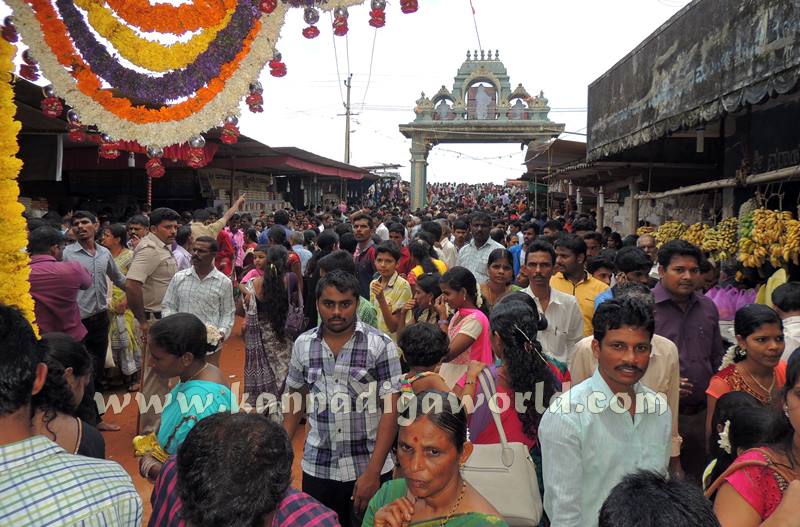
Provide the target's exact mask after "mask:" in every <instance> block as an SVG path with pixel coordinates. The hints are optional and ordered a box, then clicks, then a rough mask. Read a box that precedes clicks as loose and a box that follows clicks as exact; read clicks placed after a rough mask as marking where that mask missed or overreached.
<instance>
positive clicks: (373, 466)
mask: <svg viewBox="0 0 800 527" xmlns="http://www.w3.org/2000/svg"><path fill="white" fill-rule="evenodd" d="M358 302H359V281H358V279H357V278H356V277H355V276H354V275H352V274H350V273H345V272H343V271H332V272H330V273H327V274H326V275H325V276H324V277H322V279H321V280H320V281H319V284H318V285H317V309H318V311H319V314H320V318H321V320H322V324H321V325H320V326H319V327H318V328H314V329H312V330H309V331H307V332H305V333H303V334H302V335H300V336H299V337H298V338H297V340H296V341H295V343H294V349H293V350H292V358H291V361H290V363H289V375H288V377H287V378H286V393H285V394H284V400H285V401H286V402H287V403H288V404H287V405H286V407H284V409H283V411H284V422H283V423H284V428H285V429H286V432H287V433H288V434H289V438H290V439H291V438H292V437H293V436H294V433H295V431H296V430H297V427H298V425H299V423H300V418H301V415H302V411H303V410H306V412H307V414H308V424H309V429H308V436H307V438H306V444H305V448H304V451H303V462H302V468H303V491H304V492H306V493H307V494H309V495H311V496H312V497H314V498H316V499H317V500H319V501H320V502H321V503H322V504H323V505H325V506H326V507H328V508H330V509H333V510H334V511H336V513H337V514H338V515H339V521H340V522H341V524H342V525H344V526H346V527H348V526H350V525H361V519H360V516H361V515H362V514H363V511H364V510H365V509H366V507H367V505H368V504H369V500H370V499H371V498H372V496H373V495H374V494H375V492H377V490H378V488H379V487H380V486H381V484H382V483H383V482H385V481H387V480H389V479H390V478H391V475H392V469H393V468H394V462H393V461H392V458H391V457H390V456H389V451H390V449H391V447H392V443H393V442H394V439H395V436H396V434H397V404H396V403H397V398H398V393H399V390H400V376H401V375H402V372H401V370H400V359H399V357H398V353H397V347H396V346H395V344H394V342H392V339H391V338H389V336H388V335H386V334H384V333H382V332H380V331H378V330H377V329H375V328H373V327H371V326H368V325H366V324H364V323H363V322H361V321H359V320H358V319H357V317H356V309H357V306H358ZM298 396H299V397H298ZM306 399H311V400H312V402H313V406H312V405H309V406H308V407H307V408H306ZM298 403H299V404H298Z"/></svg>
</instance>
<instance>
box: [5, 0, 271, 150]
mask: <svg viewBox="0 0 800 527" xmlns="http://www.w3.org/2000/svg"><path fill="white" fill-rule="evenodd" d="M27 1H28V3H30V4H31V5H32V6H33V11H32V12H31V8H30V7H29V6H28V5H26V3H25V2H23V1H22V0H8V4H9V5H11V6H12V9H14V13H15V14H16V16H17V17H18V19H19V20H18V23H17V29H18V30H19V31H20V33H21V34H22V35H23V38H24V39H25V41H26V43H28V45H29V46H30V47H31V49H32V50H33V51H34V54H35V55H36V56H38V57H42V58H41V60H40V61H39V62H40V65H41V67H42V71H43V72H45V75H46V77H47V78H48V79H50V80H51V82H53V84H54V85H55V86H56V88H57V91H58V92H59V93H58V94H59V96H61V97H63V98H64V99H65V100H67V102H69V103H70V106H73V107H75V108H76V109H77V110H78V113H79V114H80V115H81V118H82V120H83V121H84V122H91V123H95V124H97V125H98V126H100V128H101V129H102V130H109V131H110V130H113V129H114V128H115V127H117V124H116V123H115V121H114V120H111V121H109V120H107V119H104V120H103V121H106V122H110V123H115V124H111V126H108V127H106V126H104V125H103V123H102V122H101V121H100V120H96V119H92V118H90V117H89V116H87V115H86V111H85V110H83V109H82V108H81V107H82V106H85V105H81V104H77V105H76V104H72V102H71V101H70V100H69V95H68V93H61V91H62V90H61V89H60V88H59V86H62V85H63V84H62V82H61V81H60V80H59V81H56V78H59V79H61V78H62V77H61V76H60V75H59V74H60V73H61V72H64V69H63V68H61V67H59V66H57V65H54V64H47V66H46V65H45V64H46V62H49V60H48V58H49V56H50V54H51V53H53V54H55V56H56V58H57V59H58V61H59V62H60V63H61V66H63V67H64V68H67V69H71V70H72V76H73V77H74V78H75V80H76V81H77V83H76V84H75V86H76V87H77V88H78V89H79V90H80V91H81V92H82V93H84V94H86V95H88V96H89V97H90V98H92V99H93V100H94V101H96V102H97V103H99V104H100V105H101V106H102V107H103V108H105V109H106V110H108V111H109V112H111V113H112V114H114V115H115V116H116V117H117V118H122V119H125V120H126V121H130V122H133V123H137V124H148V123H163V122H167V121H177V120H181V119H187V118H189V117H191V116H192V115H193V114H196V113H197V112H199V111H200V110H202V109H203V108H204V107H205V106H206V105H207V104H208V103H209V102H210V101H211V100H213V99H214V98H215V97H216V96H217V95H218V94H219V93H220V92H221V91H222V89H223V88H224V87H225V83H226V81H227V80H228V79H229V78H230V77H231V76H232V75H233V74H234V73H235V72H236V71H237V70H238V69H239V65H240V63H241V62H242V61H243V60H244V59H245V58H246V57H248V55H249V54H250V48H251V44H252V42H253V40H254V39H255V37H256V36H257V35H258V33H259V30H260V28H261V23H260V21H259V20H256V22H255V23H254V24H253V28H252V29H251V30H250V33H249V34H248V35H247V37H246V38H245V41H244V43H243V46H242V50H241V51H240V52H239V53H238V54H237V55H236V57H235V58H234V59H233V60H232V61H231V62H229V63H227V64H225V65H224V66H222V68H220V74H219V76H217V77H216V78H214V79H211V80H210V81H209V82H208V84H207V85H206V86H204V87H203V88H200V89H199V90H197V92H196V93H195V96H194V97H191V98H189V99H188V100H186V101H183V102H181V103H178V104H175V105H172V106H163V107H161V108H160V109H151V108H146V107H144V106H135V105H134V104H133V103H132V102H131V101H130V100H129V99H127V98H121V97H114V95H113V94H112V93H111V92H110V91H109V90H106V89H103V87H102V83H101V81H100V79H99V78H98V77H97V76H96V75H95V74H94V73H93V72H92V70H91V68H90V67H89V65H88V64H86V63H85V62H84V61H83V59H82V58H81V56H80V55H79V54H78V53H77V52H76V51H75V49H74V48H73V47H72V41H71V40H70V39H69V36H68V33H67V29H66V27H65V26H64V23H63V21H62V20H61V19H60V18H58V16H57V15H56V13H55V10H54V8H53V6H52V5H51V4H50V2H48V1H47V0H27ZM29 15H33V16H34V17H35V19H36V20H38V24H37V23H36V20H31V19H30V18H29ZM31 22H33V23H31ZM37 26H38V27H37ZM39 33H41V34H42V35H41V36H42V37H43V38H44V42H42V44H43V45H41V46H40V45H39V43H40V42H41V41H39V39H38V37H39ZM267 40H269V37H267ZM270 45H271V44H270ZM271 55H272V53H271V52H270V56H271ZM260 60H262V61H263V58H262V59H260ZM264 62H266V61H264ZM261 68H263V62H262V63H261V67H260V68H258V70H257V71H260V70H261ZM57 70H61V71H57ZM64 73H66V72H64ZM257 74H258V73H257V72H256V73H255V75H257ZM251 78H252V77H251ZM248 82H249V80H248ZM67 91H69V90H67ZM245 93H247V92H246V90H244V91H243V93H241V94H240V95H239V97H238V98H239V99H241V98H242V97H244V95H245ZM237 104H238V101H237ZM223 113H224V112H223ZM213 126H215V124H210V125H209V126H208V127H206V128H205V129H204V130H207V129H208V128H212V127H213ZM204 130H203V131H204ZM195 133H197V132H195ZM118 137H119V138H122V137H125V138H129V139H137V140H138V139H139V138H138V137H136V136H133V135H129V136H121V135H119V134H118ZM139 142H141V143H144V144H151V142H150V141H139ZM174 142H175V141H169V142H167V143H158V144H159V145H162V146H163V145H164V144H172V143H174Z"/></svg>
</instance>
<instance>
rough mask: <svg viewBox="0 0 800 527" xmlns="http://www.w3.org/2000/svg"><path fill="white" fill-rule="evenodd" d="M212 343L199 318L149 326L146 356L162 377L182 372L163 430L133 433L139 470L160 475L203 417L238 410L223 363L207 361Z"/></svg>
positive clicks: (182, 317) (170, 319)
mask: <svg viewBox="0 0 800 527" xmlns="http://www.w3.org/2000/svg"><path fill="white" fill-rule="evenodd" d="M216 344H217V343H216V342H214V343H209V342H208V337H207V330H206V326H205V324H203V323H202V322H201V321H200V319H199V318H197V317H196V316H195V315H192V314H189V313H175V314H174V315H170V316H168V317H166V318H162V319H161V320H159V321H157V322H155V323H154V324H153V325H152V326H150V333H149V334H148V339H147V355H148V360H150V367H151V368H152V370H153V372H154V373H155V374H156V375H159V376H160V377H164V378H167V379H171V378H173V377H179V378H180V382H179V383H178V384H177V385H176V386H175V388H173V389H172V391H171V392H170V393H169V395H168V396H167V398H166V406H165V407H164V411H163V413H162V414H161V425H160V426H159V428H158V434H155V435H153V434H150V435H148V436H137V437H136V438H134V440H133V443H134V448H135V450H136V454H137V455H138V456H141V459H140V460H139V472H140V473H141V475H142V476H144V477H145V478H148V479H150V480H155V478H156V477H157V476H158V473H159V472H160V471H161V467H162V465H163V463H164V461H166V459H167V457H168V456H171V455H174V454H175V453H176V452H177V451H178V447H179V446H180V445H181V443H183V440H184V439H185V438H186V435H187V434H188V433H189V430H191V429H192V428H193V427H194V425H195V424H197V422H198V421H200V420H201V419H203V418H204V417H208V416H209V415H212V414H215V413H218V412H229V411H231V410H233V411H236V409H235V408H232V407H233V406H234V401H233V396H232V395H231V391H230V389H229V388H228V386H227V383H226V381H225V376H224V375H223V373H222V371H220V369H219V368H217V367H216V366H214V365H213V364H211V363H209V362H206V353H207V352H208V351H210V349H213V348H216Z"/></svg>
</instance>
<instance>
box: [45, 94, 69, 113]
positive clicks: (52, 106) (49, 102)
mask: <svg viewBox="0 0 800 527" xmlns="http://www.w3.org/2000/svg"><path fill="white" fill-rule="evenodd" d="M63 111H64V105H63V104H61V99H59V98H58V97H45V98H44V99H42V113H43V114H45V115H46V116H48V117H58V116H59V115H61V112H63Z"/></svg>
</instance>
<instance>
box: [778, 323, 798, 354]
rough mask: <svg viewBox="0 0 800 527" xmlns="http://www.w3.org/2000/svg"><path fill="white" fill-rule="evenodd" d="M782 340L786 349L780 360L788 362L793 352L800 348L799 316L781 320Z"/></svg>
mask: <svg viewBox="0 0 800 527" xmlns="http://www.w3.org/2000/svg"><path fill="white" fill-rule="evenodd" d="M783 339H784V343H785V345H786V348H785V349H784V350H783V356H781V360H783V361H788V360H789V357H790V356H791V355H792V353H793V352H794V350H796V349H797V348H800V316H798V317H786V318H784V319H783Z"/></svg>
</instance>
